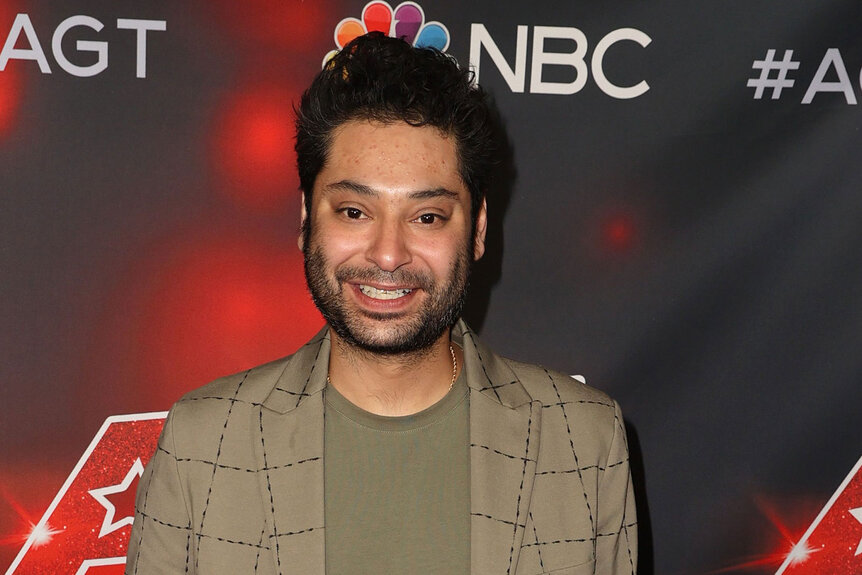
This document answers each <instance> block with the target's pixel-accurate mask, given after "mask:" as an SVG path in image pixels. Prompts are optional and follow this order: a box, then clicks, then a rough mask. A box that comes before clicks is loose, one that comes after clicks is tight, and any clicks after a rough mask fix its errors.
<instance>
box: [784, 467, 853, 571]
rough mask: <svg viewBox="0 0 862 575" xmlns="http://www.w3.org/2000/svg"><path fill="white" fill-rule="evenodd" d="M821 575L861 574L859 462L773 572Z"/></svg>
mask: <svg viewBox="0 0 862 575" xmlns="http://www.w3.org/2000/svg"><path fill="white" fill-rule="evenodd" d="M823 573H829V574H830V575H858V573H862V458H860V459H859V461H858V462H857V463H856V466H855V467H854V468H853V469H852V470H851V471H850V474H849V475H848V476H847V477H846V478H845V479H844V481H843V482H842V483H841V485H840V486H839V487H838V489H837V490H836V491H835V493H834V494H833V495H832V497H831V498H830V499H829V501H828V502H827V503H826V505H825V506H824V507H823V509H822V510H821V511H820V513H819V514H818V515H817V517H816V518H815V519H814V521H813V522H812V523H811V525H810V526H809V527H808V530H807V531H806V532H805V534H804V535H803V536H802V538H801V539H800V540H799V542H798V543H796V545H794V546H793V548H792V549H791V551H790V552H789V553H788V554H787V557H786V558H785V561H784V563H783V564H782V565H781V567H780V568H779V569H778V571H776V575H782V574H784V575H821V574H823Z"/></svg>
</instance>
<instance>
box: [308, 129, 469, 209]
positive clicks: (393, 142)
mask: <svg viewBox="0 0 862 575" xmlns="http://www.w3.org/2000/svg"><path fill="white" fill-rule="evenodd" d="M345 179H349V180H350V181H356V182H358V183H361V184H363V185H366V186H369V187H372V188H374V189H383V190H393V191H398V190H402V189H404V190H416V189H434V188H446V189H450V190H453V191H458V192H459V194H460V193H464V194H466V193H467V190H466V186H464V184H463V182H462V180H461V175H460V173H459V171H458V157H457V149H456V145H455V139H454V138H453V137H451V136H448V135H447V134H445V133H443V132H441V131H440V130H438V129H437V128H434V127H432V126H418V127H417V126H411V125H409V124H407V123H406V122H401V121H398V122H393V123H381V122H374V121H368V120H353V121H350V122H346V123H344V124H342V125H341V126H339V127H338V128H336V130H335V131H334V132H333V138H332V142H331V146H330V149H329V153H328V155H327V159H326V164H325V165H324V167H323V170H321V172H320V174H319V175H318V180H317V181H318V183H320V184H321V185H324V186H325V185H326V184H328V183H331V182H333V181H340V180H345Z"/></svg>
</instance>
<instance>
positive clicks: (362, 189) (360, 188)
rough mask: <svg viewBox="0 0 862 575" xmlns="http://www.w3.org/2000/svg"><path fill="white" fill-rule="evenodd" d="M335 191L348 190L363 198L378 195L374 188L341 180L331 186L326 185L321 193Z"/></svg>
mask: <svg viewBox="0 0 862 575" xmlns="http://www.w3.org/2000/svg"><path fill="white" fill-rule="evenodd" d="M336 190H348V191H351V192H356V193H357V194H360V195H363V196H378V195H380V194H378V193H377V191H376V190H375V189H374V188H372V187H370V186H366V185H364V184H359V183H357V182H353V181H351V180H341V181H339V182H333V183H331V184H327V185H326V187H325V188H323V191H325V192H330V191H336Z"/></svg>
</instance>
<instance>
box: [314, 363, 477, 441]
mask: <svg viewBox="0 0 862 575" xmlns="http://www.w3.org/2000/svg"><path fill="white" fill-rule="evenodd" d="M467 395H468V388H467V383H466V380H465V378H464V372H463V370H462V371H461V373H460V374H459V375H458V379H456V380H455V385H453V386H452V389H450V390H449V392H448V393H447V394H446V395H444V396H443V397H442V398H441V399H440V400H439V401H438V402H437V403H434V404H433V405H430V406H428V407H426V408H425V409H423V410H422V411H419V412H417V413H414V414H411V415H398V416H388V415H378V414H376V413H371V412H370V411H366V410H364V409H362V408H361V407H358V406H356V405H354V404H353V403H351V402H350V400H348V399H347V398H346V397H344V396H343V395H341V394H340V393H339V392H338V390H337V389H335V386H334V385H332V384H329V385H327V386H326V389H325V390H324V398H325V400H326V405H327V406H328V407H330V408H332V409H333V410H335V411H336V412H338V413H339V414H341V415H342V416H344V417H345V418H347V419H349V420H350V421H351V422H353V423H355V424H357V425H361V426H362V427H367V428H369V429H372V430H375V431H383V432H408V431H416V430H417V429H422V428H423V427H428V426H429V425H434V424H436V423H440V422H441V421H443V420H445V419H446V418H447V417H448V416H449V415H451V414H452V413H453V412H454V411H455V409H456V408H457V407H458V406H459V405H460V404H461V402H462V401H464V400H465V399H466V398H467Z"/></svg>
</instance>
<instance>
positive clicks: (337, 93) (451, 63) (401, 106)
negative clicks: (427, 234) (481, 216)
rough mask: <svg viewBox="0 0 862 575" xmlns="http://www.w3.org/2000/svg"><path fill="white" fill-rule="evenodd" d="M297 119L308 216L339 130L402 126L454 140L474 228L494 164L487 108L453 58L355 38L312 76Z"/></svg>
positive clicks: (386, 40)
mask: <svg viewBox="0 0 862 575" xmlns="http://www.w3.org/2000/svg"><path fill="white" fill-rule="evenodd" d="M296 115H297V119H296V163H297V168H298V170H299V185H300V188H301V189H302V192H303V195H304V198H305V207H306V210H307V212H308V213H309V214H310V213H311V195H312V190H313V188H314V182H315V180H316V179H317V175H318V174H319V173H320V170H321V169H323V166H324V164H325V162H326V159H327V155H328V154H329V150H330V147H331V145H332V134H333V132H334V130H335V129H336V128H338V127H339V126H341V125H342V124H344V123H345V122H349V121H351V120H372V121H376V122H382V123H393V122H398V121H404V122H407V123H408V124H411V125H413V126H433V127H435V128H438V129H439V130H441V131H442V132H443V133H445V134H448V135H451V136H454V138H455V141H456V150H457V153H458V162H459V166H458V169H459V172H460V175H461V179H462V180H463V181H464V184H465V185H466V186H467V189H469V190H470V197H471V213H472V217H473V221H474V224H475V218H476V217H477V215H478V212H479V206H480V205H481V203H482V200H483V198H484V196H485V191H486V187H487V185H488V178H489V176H490V170H491V163H492V147H493V146H492V142H493V136H492V129H491V127H490V108H489V103H488V98H487V95H486V93H485V91H484V90H482V88H480V87H479V86H478V85H477V84H476V83H475V82H474V80H473V73H472V72H471V71H469V70H465V69H461V68H459V67H458V64H457V62H456V61H455V59H454V58H453V57H451V56H449V55H447V54H443V53H442V52H440V51H438V50H434V49H431V48H414V47H413V46H411V45H410V44H408V43H407V42H405V41H404V40H401V39H398V38H390V37H388V36H386V35H384V34H382V33H380V32H372V33H370V34H366V35H364V36H360V37H358V38H356V39H355V40H353V41H352V42H350V43H349V44H347V46H345V47H344V49H343V50H341V51H340V52H339V53H338V54H336V55H335V56H334V57H333V58H332V59H331V60H330V61H329V62H328V63H327V64H326V66H325V67H324V69H323V70H322V71H321V72H320V73H319V74H318V75H317V77H316V78H315V79H314V81H313V82H312V84H311V87H309V88H308V90H306V91H305V93H304V94H303V95H302V100H301V102H300V105H299V109H297V110H296Z"/></svg>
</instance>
